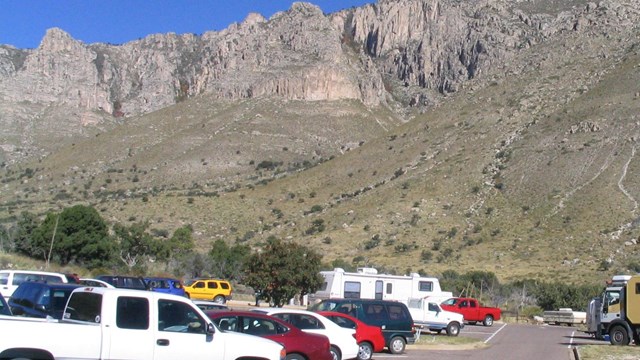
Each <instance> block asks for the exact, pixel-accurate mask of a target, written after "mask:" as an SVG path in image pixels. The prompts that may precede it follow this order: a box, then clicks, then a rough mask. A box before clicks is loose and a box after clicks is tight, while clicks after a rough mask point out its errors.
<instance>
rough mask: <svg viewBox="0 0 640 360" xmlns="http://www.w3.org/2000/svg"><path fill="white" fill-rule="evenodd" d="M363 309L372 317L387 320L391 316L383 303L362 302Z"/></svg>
mask: <svg viewBox="0 0 640 360" xmlns="http://www.w3.org/2000/svg"><path fill="white" fill-rule="evenodd" d="M362 309H363V310H364V313H365V314H366V316H367V317H368V318H370V319H376V320H385V319H388V318H389V315H388V314H387V308H386V306H384V305H383V304H362Z"/></svg>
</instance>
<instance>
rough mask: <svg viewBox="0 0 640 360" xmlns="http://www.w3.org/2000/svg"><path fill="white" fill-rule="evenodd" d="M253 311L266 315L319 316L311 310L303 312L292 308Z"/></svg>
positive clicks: (268, 308) (269, 308) (266, 308)
mask: <svg viewBox="0 0 640 360" xmlns="http://www.w3.org/2000/svg"><path fill="white" fill-rule="evenodd" d="M251 311H255V312H261V313H265V314H282V313H290V314H313V315H318V313H317V312H313V311H309V310H301V309H291V308H271V307H265V308H259V309H251Z"/></svg>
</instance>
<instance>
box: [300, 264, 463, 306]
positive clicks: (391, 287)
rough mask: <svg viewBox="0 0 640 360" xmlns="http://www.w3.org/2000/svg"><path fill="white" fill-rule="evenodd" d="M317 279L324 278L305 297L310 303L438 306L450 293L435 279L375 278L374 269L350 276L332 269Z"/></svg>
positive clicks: (349, 273)
mask: <svg viewBox="0 0 640 360" xmlns="http://www.w3.org/2000/svg"><path fill="white" fill-rule="evenodd" d="M320 275H322V277H323V278H324V283H323V285H322V286H321V287H320V289H319V290H318V291H316V292H315V293H313V294H310V295H309V301H310V302H311V303H313V302H318V301H320V300H323V299H335V298H357V299H378V300H395V301H402V302H405V303H406V302H407V301H408V300H409V299H415V298H425V297H430V298H431V299H434V300H436V301H437V302H438V303H439V302H440V301H443V300H446V299H448V298H450V297H452V294H451V292H443V291H442V289H441V288H440V281H438V279H437V278H432V277H422V276H420V275H419V274H417V273H412V274H411V275H409V276H406V275H389V274H378V271H377V270H376V269H374V268H358V269H357V272H355V273H353V272H345V271H344V269H341V268H335V269H333V270H332V271H321V272H320ZM438 300H439V301H438Z"/></svg>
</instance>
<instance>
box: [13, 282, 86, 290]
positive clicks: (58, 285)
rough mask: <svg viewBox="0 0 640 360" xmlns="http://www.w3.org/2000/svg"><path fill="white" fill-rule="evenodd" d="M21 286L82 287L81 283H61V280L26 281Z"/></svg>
mask: <svg viewBox="0 0 640 360" xmlns="http://www.w3.org/2000/svg"><path fill="white" fill-rule="evenodd" d="M20 286H39V287H47V288H53V289H75V288H78V287H82V286H83V285H81V284H68V283H59V282H45V281H25V282H23V283H22V284H20Z"/></svg>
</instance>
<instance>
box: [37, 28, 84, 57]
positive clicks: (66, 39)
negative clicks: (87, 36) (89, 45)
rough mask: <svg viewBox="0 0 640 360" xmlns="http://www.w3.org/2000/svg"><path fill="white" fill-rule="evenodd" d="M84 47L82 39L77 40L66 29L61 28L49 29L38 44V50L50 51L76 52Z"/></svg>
mask: <svg viewBox="0 0 640 360" xmlns="http://www.w3.org/2000/svg"><path fill="white" fill-rule="evenodd" d="M82 47H83V45H82V43H81V42H80V41H77V40H75V39H74V38H72V37H71V35H69V33H67V32H66V31H64V30H62V29H60V28H51V29H48V30H47V32H46V33H45V35H44V38H42V41H41V42H40V45H39V46H38V51H42V52H49V53H62V52H69V53H74V52H76V51H79V50H81V49H82Z"/></svg>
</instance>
